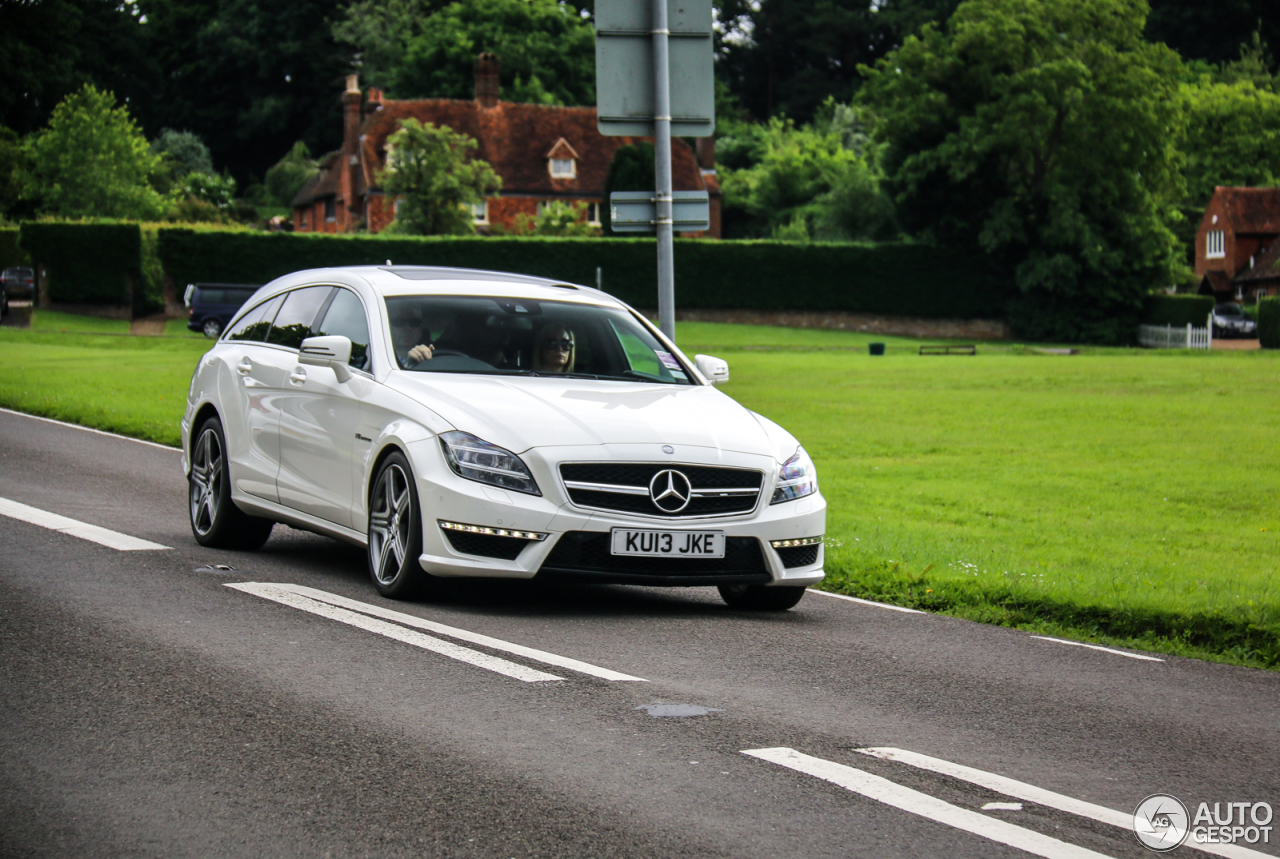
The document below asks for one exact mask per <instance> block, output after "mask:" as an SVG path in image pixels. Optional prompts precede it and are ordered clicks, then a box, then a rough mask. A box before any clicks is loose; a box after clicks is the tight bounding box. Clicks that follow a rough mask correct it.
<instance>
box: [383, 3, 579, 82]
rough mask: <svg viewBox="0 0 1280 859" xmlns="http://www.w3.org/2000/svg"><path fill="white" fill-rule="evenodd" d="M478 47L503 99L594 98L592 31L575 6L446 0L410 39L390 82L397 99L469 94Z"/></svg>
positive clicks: (473, 79)
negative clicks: (495, 71)
mask: <svg viewBox="0 0 1280 859" xmlns="http://www.w3.org/2000/svg"><path fill="white" fill-rule="evenodd" d="M368 47H369V49H370V50H372V49H373V46H372V45H369V46H368ZM362 50H364V46H362ZM482 51H491V52H493V53H494V54H496V55H497V57H498V60H499V62H500V63H501V66H502V68H501V73H500V74H501V78H500V84H501V88H502V98H503V99H505V100H506V101H519V102H532V103H537V104H567V105H589V104H594V103H595V100H596V92H595V31H594V30H593V29H592V27H591V22H590V21H589V20H587V19H586V18H584V17H583V16H582V15H581V14H580V13H579V12H578V10H577V9H576V8H575V7H573V6H571V5H568V4H566V3H559V2H557V0H458V2H455V3H450V4H449V5H448V6H445V7H444V8H443V9H441V10H440V11H439V12H436V13H434V14H432V15H431V16H430V17H429V18H427V19H425V20H424V21H422V23H421V26H420V32H417V33H416V34H414V35H413V36H412V37H411V38H409V40H408V42H407V52H406V53H405V54H404V55H403V57H402V58H401V59H400V61H399V63H398V64H396V65H395V67H394V70H393V71H392V72H391V74H390V77H391V84H390V89H391V90H392V92H393V94H394V95H395V96H396V97H397V98H464V99H469V98H471V97H472V95H473V93H474V89H475V63H476V57H477V56H478V55H479V54H480V53H481V52H482Z"/></svg>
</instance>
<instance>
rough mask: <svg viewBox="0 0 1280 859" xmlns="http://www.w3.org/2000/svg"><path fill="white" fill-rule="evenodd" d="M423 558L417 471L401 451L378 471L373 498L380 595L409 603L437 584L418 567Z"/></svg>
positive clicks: (374, 564)
mask: <svg viewBox="0 0 1280 859" xmlns="http://www.w3.org/2000/svg"><path fill="white" fill-rule="evenodd" d="M421 554H422V512H421V508H420V507H419V506H418V491H417V489H416V488H415V487H414V484H413V470H412V469H411V468H410V467H409V461H408V460H407V459H405V458H404V455H403V454H401V453H400V452H399V451H396V452H393V453H391V454H390V455H388V456H387V458H386V459H385V460H383V462H382V465H381V466H379V467H378V476H377V477H376V478H374V481H373V492H371V493H370V494H369V577H370V578H372V579H373V586H374V587H375V588H377V589H378V593H380V594H382V595H383V596H384V597H390V598H391V599H407V598H409V597H412V596H417V595H418V594H421V593H423V592H424V591H427V590H428V589H431V586H432V585H434V584H436V583H437V581H438V580H437V579H435V577H434V576H430V575H428V574H427V572H426V571H425V570H423V569H422V565H421V564H419V563H418V557H419V556H420V555H421Z"/></svg>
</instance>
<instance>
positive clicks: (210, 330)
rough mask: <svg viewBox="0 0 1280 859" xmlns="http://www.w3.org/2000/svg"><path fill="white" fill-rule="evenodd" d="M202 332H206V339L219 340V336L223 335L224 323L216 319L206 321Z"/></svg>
mask: <svg viewBox="0 0 1280 859" xmlns="http://www.w3.org/2000/svg"><path fill="white" fill-rule="evenodd" d="M201 330H202V331H204V336H205V337H208V338H209V339H210V340H217V339H218V335H219V334H221V333H222V323H221V322H219V321H218V320H216V319H206V320H205V321H204V327H203V328H202V329H201Z"/></svg>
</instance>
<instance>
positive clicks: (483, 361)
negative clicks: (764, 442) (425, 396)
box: [387, 295, 693, 385]
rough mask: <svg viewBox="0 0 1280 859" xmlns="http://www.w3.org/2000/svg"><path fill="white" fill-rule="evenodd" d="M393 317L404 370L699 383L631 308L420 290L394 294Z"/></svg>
mask: <svg viewBox="0 0 1280 859" xmlns="http://www.w3.org/2000/svg"><path fill="white" fill-rule="evenodd" d="M387 317H388V319H390V322H391V343H392V345H393V346H394V347H395V354H396V362H397V364H398V365H399V367H400V369H402V370H412V371H413V372H418V373H481V374H486V375H519V376H570V377H576V378H593V379H611V380H618V381H629V382H659V383H662V384H668V385H691V384H693V382H692V376H691V374H690V373H689V372H688V370H687V369H686V368H685V367H684V366H683V365H682V364H681V363H680V361H679V360H678V359H677V358H676V357H675V356H674V355H672V354H671V353H670V352H668V351H666V349H665V348H664V347H663V345H662V344H661V343H659V342H658V340H657V339H656V338H655V337H654V336H653V335H652V334H650V333H649V331H648V330H647V329H646V328H644V326H642V325H641V324H640V323H639V322H637V321H636V319H635V318H634V317H632V315H631V314H630V313H627V312H626V311H625V310H620V309H615V308H609V307H595V306H592V305H583V304H573V303H570V302H564V301H532V300H529V299H523V298H476V297H471V296H441V295H413V296H402V297H398V298H388V299H387Z"/></svg>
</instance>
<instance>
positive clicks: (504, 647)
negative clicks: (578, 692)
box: [272, 584, 649, 683]
mask: <svg viewBox="0 0 1280 859" xmlns="http://www.w3.org/2000/svg"><path fill="white" fill-rule="evenodd" d="M272 587H275V588H279V589H280V590H285V591H290V592H292V593H295V594H299V595H301V596H304V597H308V598H310V599H313V600H316V601H318V602H323V603H328V604H329V605H335V606H339V607H341V608H347V609H351V610H352V611H358V612H360V613H361V614H367V615H372V616H374V617H380V618H383V619H384V620H390V621H393V622H395V623H398V624H402V625H404V626H412V627H416V628H418V629H424V630H426V631H428V632H434V633H437V634H439V635H447V636H449V637H450V638H457V639H460V640H462V641H468V642H470V643H472V644H479V645H481V646H482V647H487V648H489V649H490V650H499V651H502V652H504V653H510V654H512V655H513V656H522V657H524V658H525V659H529V660H532V661H534V662H541V663H543V664H545V665H554V666H556V667H557V668H566V669H568V670H570V671H577V672H578V673H580V674H588V675H590V676H592V677H599V678H600V679H601V680H623V681H634V682H637V683H647V682H649V681H647V680H645V679H644V678H643V677H632V676H631V675H630V674H623V673H621V672H619V671H612V670H610V669H608V668H601V667H600V666H598V665H592V664H591V663H589V662H580V661H579V660H577V659H571V658H569V657H568V656H560V655H559V654H556V653H548V652H547V651H545V650H536V649H534V648H532V647H525V646H524V645H522V644H512V643H511V642H509V641H503V640H502V639H500V638H491V637H490V636H487V635H481V634H480V633H478V632H471V631H470V630H466V629H459V628H457V627H455V626H446V625H445V624H443V623H437V622H435V621H433V620H425V619H423V618H420V617H415V616H413V615H411V614H404V613H403V612H398V611H392V610H391V609H389V608H383V607H382V606H377V605H370V604H369V603H364V602H359V601H357V600H353V599H348V598H347V597H343V596H338V595H337V594H331V593H329V592H328V591H321V590H317V589H315V588H309V587H307V586H305V585H290V584H273V585H272Z"/></svg>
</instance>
